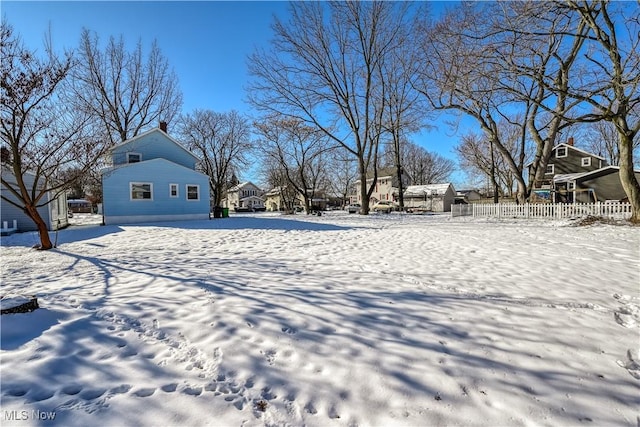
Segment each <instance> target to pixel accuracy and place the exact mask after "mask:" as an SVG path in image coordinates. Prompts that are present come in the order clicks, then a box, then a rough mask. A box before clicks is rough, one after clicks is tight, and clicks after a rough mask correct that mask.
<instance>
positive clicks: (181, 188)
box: [102, 129, 210, 224]
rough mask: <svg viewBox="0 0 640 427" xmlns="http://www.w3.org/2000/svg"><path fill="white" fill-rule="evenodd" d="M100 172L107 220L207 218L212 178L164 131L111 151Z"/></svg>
mask: <svg viewBox="0 0 640 427" xmlns="http://www.w3.org/2000/svg"><path fill="white" fill-rule="evenodd" d="M110 154H111V158H112V162H113V166H112V167H110V168H108V169H106V170H104V171H103V173H102V191H103V218H104V223H105V224H129V223H140V222H154V221H176V220H197V219H209V211H210V208H209V206H210V200H209V199H210V197H209V177H208V176H207V175H205V174H202V173H200V172H197V171H196V170H195V167H196V162H197V160H198V158H197V157H196V156H195V155H193V154H192V153H191V152H190V151H188V150H187V149H186V148H184V147H183V146H182V145H180V144H179V143H178V142H177V141H176V140H174V139H173V138H171V137H170V136H169V135H167V134H166V133H165V132H164V131H163V130H161V129H153V130H151V131H149V132H146V133H143V134H141V135H138V136H136V137H134V138H131V139H129V140H128V141H125V142H123V143H121V144H118V145H116V146H115V147H113V148H112V149H111V152H110Z"/></svg>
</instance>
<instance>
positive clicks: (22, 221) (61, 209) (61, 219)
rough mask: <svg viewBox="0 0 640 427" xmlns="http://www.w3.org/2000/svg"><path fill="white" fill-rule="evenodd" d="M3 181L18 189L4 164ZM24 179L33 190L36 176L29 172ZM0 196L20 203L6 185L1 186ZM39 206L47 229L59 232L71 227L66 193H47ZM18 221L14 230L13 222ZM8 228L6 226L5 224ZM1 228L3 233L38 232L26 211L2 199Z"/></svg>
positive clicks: (40, 186) (39, 186)
mask: <svg viewBox="0 0 640 427" xmlns="http://www.w3.org/2000/svg"><path fill="white" fill-rule="evenodd" d="M2 179H3V180H5V181H6V182H8V183H9V185H10V186H11V187H12V188H14V189H15V188H17V182H16V178H15V175H14V174H13V172H12V171H11V169H10V168H9V166H8V165H6V164H4V163H3V164H2ZM23 179H24V181H25V184H26V185H27V188H28V189H31V188H33V185H34V182H35V179H36V175H35V174H33V173H31V172H27V173H25V174H24V176H23ZM44 185H45V184H44V182H43V183H42V185H38V188H40V189H42V188H46V187H43V186H44ZM0 194H1V195H2V197H6V198H8V199H10V200H12V201H15V202H18V199H17V198H16V196H15V195H14V194H13V193H12V192H11V191H9V189H8V188H7V187H5V186H4V185H1V186H0ZM38 205H42V206H41V207H39V208H38V212H39V213H40V216H41V217H42V219H43V220H44V222H45V223H46V224H47V229H49V230H58V229H61V228H64V227H66V226H68V225H69V219H68V212H67V197H66V195H65V194H64V192H61V193H57V194H56V193H54V192H52V191H47V192H46V193H45V195H44V197H43V198H42V199H41V200H40V201H39V202H38ZM14 220H15V221H16V229H13V221H14ZM5 222H6V223H7V226H6V227H5V226H4V223H5ZM0 227H2V229H3V232H6V231H9V230H10V231H12V232H13V231H19V232H21V231H36V230H37V229H38V228H37V227H36V225H35V223H34V222H33V220H32V219H31V218H30V217H29V216H28V215H27V214H26V213H25V212H24V210H22V209H20V208H18V207H17V206H15V205H13V204H11V203H9V202H8V201H6V200H4V199H0Z"/></svg>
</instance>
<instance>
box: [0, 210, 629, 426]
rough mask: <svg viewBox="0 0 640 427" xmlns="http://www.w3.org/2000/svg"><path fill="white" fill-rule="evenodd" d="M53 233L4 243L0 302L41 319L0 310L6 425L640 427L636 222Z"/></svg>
mask: <svg viewBox="0 0 640 427" xmlns="http://www.w3.org/2000/svg"><path fill="white" fill-rule="evenodd" d="M58 242H59V247H58V248H57V249H55V250H52V251H48V252H40V251H35V250H32V249H30V248H31V246H32V245H33V244H34V243H36V237H35V236H34V235H33V234H19V235H13V236H9V237H2V248H1V255H2V294H3V295H11V294H18V293H25V292H27V293H28V294H37V295H38V297H39V303H40V306H41V307H42V308H41V309H39V310H36V311H35V312H33V313H29V314H11V315H3V316H2V317H1V319H0V321H1V328H2V331H1V332H2V341H1V349H2V351H1V356H2V359H1V364H0V374H1V393H0V399H1V400H0V403H1V406H2V408H1V411H2V413H1V414H0V421H1V422H2V425H3V426H13V425H16V426H27V425H47V426H48V425H60V426H88V425H101V426H107V425H113V426H123V425H131V426H138V425H146V426H152V425H153V426H157V425H180V426H196V425H198V426H199V425H213V426H241V425H242V426H261V425H308V426H332V425H335V426H347V425H349V426H351V425H360V426H368V425H373V426H389V425H412V426H431V425H459V426H489V425H491V426H497V425H509V426H514V425H526V426H529V425H530V426H538V425H550V426H556V425H563V426H569V425H593V426H605V425H611V426H613V425H616V426H624V425H628V426H635V425H637V423H638V420H639V419H638V416H639V409H638V408H640V370H639V367H638V365H637V364H636V362H637V361H638V353H639V351H640V342H639V332H640V326H639V324H640V311H639V310H640V309H639V306H640V289H639V287H640V273H639V271H640V228H638V227H628V226H613V225H592V226H587V227H574V226H571V225H570V223H569V222H566V221H565V222H551V221H540V220H538V221H524V220H517V221H516V220H502V221H494V220H472V219H466V218H457V219H450V218H449V217H446V216H403V215H399V214H392V215H372V216H369V217H361V216H359V215H348V214H346V213H342V212H338V213H330V214H325V215H323V216H322V217H304V216H301V215H298V216H295V217H286V216H279V215H269V214H256V215H236V216H232V217H231V218H228V219H223V220H214V221H203V222H181V223H166V224H153V225H140V226H106V227H99V226H85V227H79V228H70V229H67V230H64V231H62V232H60V234H59V237H58ZM634 360H635V361H634ZM54 417H55V418H54ZM47 418H53V420H51V419H49V420H46V419H47Z"/></svg>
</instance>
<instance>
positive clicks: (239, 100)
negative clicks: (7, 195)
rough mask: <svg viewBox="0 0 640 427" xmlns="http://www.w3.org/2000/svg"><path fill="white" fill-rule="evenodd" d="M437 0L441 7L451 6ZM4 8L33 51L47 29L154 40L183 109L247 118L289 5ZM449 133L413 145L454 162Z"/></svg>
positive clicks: (58, 41)
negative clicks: (261, 64) (277, 24)
mask: <svg viewBox="0 0 640 427" xmlns="http://www.w3.org/2000/svg"><path fill="white" fill-rule="evenodd" d="M432 3H433V7H434V10H439V9H441V8H442V7H444V6H445V5H446V3H447V2H432ZM0 7H1V13H2V16H3V18H6V19H7V20H8V22H9V24H11V25H12V26H13V27H14V29H15V30H16V32H18V33H19V34H20V36H21V37H22V38H23V40H24V42H25V44H26V45H27V46H28V47H29V48H31V49H42V46H43V40H44V37H45V34H46V33H47V32H48V30H49V28H50V29H51V35H52V40H53V44H54V47H55V48H56V49H63V48H68V49H73V48H75V47H76V46H77V45H78V42H79V40H80V33H81V31H82V28H88V29H89V30H91V31H95V32H96V33H97V34H98V36H99V37H100V39H101V40H103V41H104V40H107V39H108V38H109V37H110V36H120V35H123V36H124V39H125V42H126V43H128V44H131V45H133V44H135V43H136V42H137V41H138V40H139V39H140V40H141V41H142V43H143V46H144V47H145V48H148V47H149V46H150V44H151V42H152V41H153V40H154V39H155V40H157V41H158V45H159V46H160V49H161V50H162V53H163V54H164V55H165V56H166V57H167V59H168V61H169V63H170V64H171V66H172V67H173V68H174V70H175V71H176V74H177V75H178V78H179V80H180V87H181V89H182V92H183V96H184V105H183V111H184V112H190V111H192V110H194V109H196V108H201V109H211V110H214V111H220V112H223V111H229V110H231V109H235V110H238V111H239V112H242V113H248V112H249V111H250V108H249V106H248V105H247V104H245V102H244V99H245V94H244V86H245V84H246V82H247V79H248V74H247V56H248V55H249V54H251V53H252V52H253V51H254V49H255V48H256V47H257V46H266V45H267V44H268V43H269V40H270V39H271V37H272V33H271V28H270V25H271V23H272V22H273V17H274V16H278V17H280V18H286V16H287V8H288V3H287V2H285V1H279V2H274V1H195V2H168V1H143V2H124V1H122V2H115V1H112V2H97V1H70V2H57V1H50V2H36V1H4V0H3V1H2V2H1V3H0ZM450 133H451V132H449V131H448V128H447V126H446V125H445V124H444V123H443V124H440V125H439V126H438V130H437V131H431V132H426V133H423V134H422V135H420V136H419V137H417V138H416V139H415V142H416V143H418V144H420V145H423V146H424V147H425V148H426V149H428V150H430V151H436V152H438V153H440V154H441V155H443V156H445V157H449V158H451V159H454V160H455V157H454V155H453V153H452V148H453V145H455V143H457V139H458V137H457V136H451V135H450ZM459 133H460V132H459ZM459 180H460V177H458V178H457V179H455V181H459Z"/></svg>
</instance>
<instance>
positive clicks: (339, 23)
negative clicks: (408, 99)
mask: <svg viewBox="0 0 640 427" xmlns="http://www.w3.org/2000/svg"><path fill="white" fill-rule="evenodd" d="M408 5H409V4H408V3H399V2H380V1H373V2H328V3H325V2H292V3H290V20H289V22H282V21H280V20H278V19H276V21H275V23H274V25H273V29H274V32H275V38H274V40H273V42H272V46H271V50H270V51H265V50H259V51H256V52H255V53H254V54H253V55H251V57H250V58H249V69H250V73H251V75H252V76H253V81H252V82H251V84H250V86H249V92H248V93H249V99H250V101H251V102H252V104H253V105H254V106H255V107H257V108H259V109H261V110H263V111H266V112H267V113H270V114H277V115H285V116H289V117H292V118H295V119H298V120H302V121H303V122H304V123H307V124H308V125H309V126H313V127H315V128H318V129H320V130H321V131H322V132H324V133H325V134H326V135H327V136H328V137H329V138H331V139H332V140H334V141H335V142H336V143H337V144H339V145H341V146H343V147H344V149H346V150H347V151H349V152H350V153H351V154H352V155H353V157H354V158H355V159H356V160H357V162H358V173H359V176H360V189H359V191H360V194H361V196H362V200H365V201H366V200H369V197H370V196H371V194H372V192H373V190H374V189H375V182H376V180H375V177H374V180H373V182H371V181H370V183H371V184H370V185H367V172H368V171H370V170H375V166H376V165H377V157H378V147H379V143H380V140H381V137H382V134H383V131H384V129H383V125H384V120H385V119H384V109H383V102H382V100H383V99H386V91H387V90H388V88H387V86H386V82H385V79H384V78H382V76H381V72H380V69H381V63H382V62H385V61H387V60H388V61H391V55H392V53H393V52H395V51H396V50H397V49H398V48H399V46H400V44H401V43H403V41H404V40H405V38H404V37H397V36H398V35H399V34H404V33H405V29H406V26H407V25H408V20H409V16H410V14H409V9H408V8H409V6H408ZM368 212H369V206H368V204H367V203H363V205H362V210H361V213H363V214H368Z"/></svg>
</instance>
